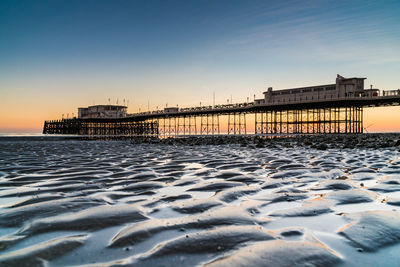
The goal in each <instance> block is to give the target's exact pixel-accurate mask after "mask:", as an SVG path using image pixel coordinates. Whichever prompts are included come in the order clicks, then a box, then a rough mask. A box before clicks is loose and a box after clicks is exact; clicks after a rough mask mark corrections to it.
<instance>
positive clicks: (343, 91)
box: [43, 75, 400, 137]
mask: <svg viewBox="0 0 400 267" xmlns="http://www.w3.org/2000/svg"><path fill="white" fill-rule="evenodd" d="M364 80H365V78H344V77H342V76H340V75H338V77H337V78H336V83H335V84H328V85H319V86H311V87H303V88H294V89H286V90H277V91H273V90H272V88H268V91H266V92H264V98H263V99H255V100H254V102H247V103H237V104H228V105H215V106H202V107H190V108H178V107H169V108H168V107H167V108H165V109H163V110H156V111H148V112H141V113H135V114H127V113H126V110H127V107H125V106H114V105H98V106H91V107H88V108H79V109H78V118H72V119H60V120H53V121H45V122H44V128H43V133H44V134H74V135H88V136H110V137H113V136H126V137H135V136H154V137H178V136H191V135H219V134H222V133H223V134H228V135H246V134H249V133H250V131H249V129H248V126H249V125H248V123H247V121H248V120H249V118H250V116H254V117H253V119H252V123H254V125H253V126H252V133H254V134H256V135H274V134H279V135H283V134H291V135H292V134H339V133H355V134H357V133H362V132H363V130H364V127H363V109H364V108H377V107H381V106H397V105H400V90H390V91H382V92H380V90H378V89H373V88H370V89H364ZM222 117H224V120H221V118H222ZM222 123H226V124H227V125H224V127H221V126H222ZM221 129H226V132H222V131H221Z"/></svg>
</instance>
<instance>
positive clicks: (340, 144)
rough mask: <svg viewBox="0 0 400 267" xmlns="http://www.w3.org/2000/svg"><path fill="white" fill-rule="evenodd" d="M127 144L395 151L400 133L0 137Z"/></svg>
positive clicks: (0, 138)
mask: <svg viewBox="0 0 400 267" xmlns="http://www.w3.org/2000/svg"><path fill="white" fill-rule="evenodd" d="M70 140H76V141H128V142H130V143H131V144H133V145H138V144H154V145H157V144H159V145H179V146H180V145H183V146H185V145H187V146H202V145H233V144H237V145H240V146H243V147H249V148H263V147H268V148H274V147H276V148H278V147H287V148H290V147H292V148H295V147H309V148H314V149H319V150H326V149H330V148H335V149H337V148H339V149H345V148H348V149H353V148H374V149H378V148H395V149H400V133H364V134H326V135H289V136H288V135H281V136H278V135H274V136H268V135H265V136H260V135H257V136H256V135H241V136H239V135H214V136H212V135H203V136H182V137H167V138H160V137H134V138H128V137H113V138H110V137H87V136H74V135H69V136H60V135H57V136H0V142H7V141H70Z"/></svg>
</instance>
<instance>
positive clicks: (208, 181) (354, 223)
mask: <svg viewBox="0 0 400 267" xmlns="http://www.w3.org/2000/svg"><path fill="white" fill-rule="evenodd" d="M398 139H400V138H398V135H368V136H366V135H364V136H361V137H357V138H354V137H350V136H348V137H343V136H337V137H334V136H333V137H318V136H313V137H311V136H310V137H302V138H286V139H276V140H275V139H274V140H272V141H271V140H267V139H257V138H236V139H235V140H234V139H230V140H228V141H224V139H223V138H219V139H218V138H217V139H215V138H214V139H207V140H203V139H202V140H200V139H185V140H183V139H182V140H175V141H174V140H168V139H165V140H161V141H157V140H142V141H140V142H139V141H138V142H130V141H82V140H74V139H71V140H65V139H63V138H53V139H51V138H50V139H49V138H36V139H35V138H31V139H30V138H0V266H45V265H47V266H71V265H74V266H79V265H85V266H88V265H89V266H174V267H175V266H203V265H204V266H304V265H307V266H332V265H337V266H366V265H376V266H398V262H399V261H400V244H399V243H400V213H399V208H400V159H399V149H398V148H399V144H400V142H399V143H398V142H397V140H398ZM199 140H200V141H199ZM225 140H226V139H225Z"/></svg>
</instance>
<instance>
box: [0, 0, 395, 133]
mask: <svg viewBox="0 0 400 267" xmlns="http://www.w3.org/2000/svg"><path fill="white" fill-rule="evenodd" d="M399 14H400V1H399V0H386V1H370V0H362V1H361V0H359V1H351V0H348V1H330V0H328V1H313V0H312V1H297V0H294V1H244V0H243V1H232V0H231V1H222V0H219V1H183V0H182V1H99V0H96V1H89V0H81V1H57V0H51V1H41V0H37V1H32V0H31V1H22V0H21V1H7V0H1V1H0V96H1V97H0V98H1V99H2V100H0V105H1V106H2V108H0V128H4V129H5V128H13V127H17V126H10V125H8V124H9V122H10V120H11V119H14V120H17V121H18V120H19V121H20V123H24V121H23V120H21V118H23V117H24V118H25V117H26V116H27V115H29V114H22V113H18V114H19V115H15V116H14V117H12V114H5V113H6V112H7V110H8V109H9V108H10V107H11V105H12V106H13V107H14V108H15V109H18V110H19V111H18V112H22V111H20V109H22V110H24V109H28V108H29V109H31V108H32V107H33V105H36V107H37V109H38V110H36V113H35V112H33V113H32V112H30V115H31V116H32V118H33V117H35V118H36V119H33V121H34V122H33V121H25V124H29V123H32V125H36V124H37V123H38V122H39V121H42V120H43V119H44V118H49V117H50V118H53V117H54V116H55V117H57V116H59V115H60V114H61V113H67V112H74V111H75V110H76V107H77V106H78V105H80V106H85V105H90V104H93V101H94V102H96V103H105V102H106V101H107V99H108V98H112V99H113V100H114V101H115V99H117V98H118V99H120V101H121V100H122V99H123V98H126V99H129V100H130V103H131V104H130V110H131V111H136V110H137V109H138V108H139V107H142V109H144V108H147V101H148V99H150V103H151V106H152V107H155V106H156V105H158V106H164V105H165V103H167V102H168V103H169V105H176V104H179V105H180V106H185V105H193V104H197V103H198V102H199V101H203V102H204V103H206V102H207V101H208V102H211V101H212V92H213V91H215V92H216V97H217V102H225V101H226V99H227V98H230V95H231V94H232V95H233V99H234V101H235V100H236V101H237V102H241V101H244V100H245V99H246V97H250V98H252V96H253V94H257V95H258V96H261V93H262V91H263V90H264V89H265V88H266V87H268V86H273V87H274V88H277V89H279V88H285V87H294V86H303V85H310V84H311V85H312V84H318V83H331V82H334V78H335V75H336V74H337V73H340V74H342V75H344V76H361V77H367V78H368V80H367V84H369V83H372V84H374V85H376V87H378V88H381V89H395V88H398V87H400V15H399ZM16 114H17V113H16ZM46 116H47V117H46ZM2 118H3V119H2ZM35 123H36V124H35ZM29 125H31V124H29ZM32 127H33V126H32ZM38 127H39V128H40V127H41V125H39V126H38Z"/></svg>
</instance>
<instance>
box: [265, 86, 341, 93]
mask: <svg viewBox="0 0 400 267" xmlns="http://www.w3.org/2000/svg"><path fill="white" fill-rule="evenodd" d="M324 90H325V91H330V90H336V87H335V86H327V87H314V88H305V89H302V90H300V89H296V90H285V91H276V92H272V95H289V94H299V93H300V92H301V93H308V92H312V91H314V92H320V91H324Z"/></svg>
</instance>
